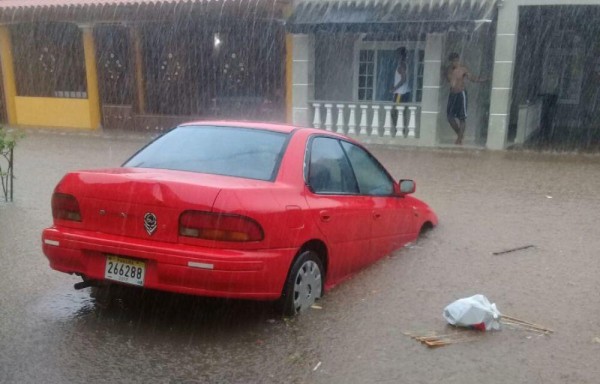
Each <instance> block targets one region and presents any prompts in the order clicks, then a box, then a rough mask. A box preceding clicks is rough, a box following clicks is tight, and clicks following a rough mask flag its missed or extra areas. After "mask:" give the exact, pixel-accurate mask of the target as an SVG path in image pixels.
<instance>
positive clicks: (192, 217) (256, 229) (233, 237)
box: [179, 211, 264, 241]
mask: <svg viewBox="0 0 600 384" xmlns="http://www.w3.org/2000/svg"><path fill="white" fill-rule="evenodd" d="M179 234H180V235H181V236H185V237H195V238H198V239H205V240H219V241H260V240H262V239H263V237H264V235H263V230H262V228H261V226H260V224H258V223H257V222H256V221H254V220H253V219H251V218H249V217H246V216H241V215H232V214H224V213H212V212H202V211H185V212H183V213H182V214H181V216H180V217H179Z"/></svg>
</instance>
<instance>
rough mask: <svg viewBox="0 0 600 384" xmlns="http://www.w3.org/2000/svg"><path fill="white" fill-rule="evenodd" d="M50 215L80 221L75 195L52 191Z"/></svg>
mask: <svg viewBox="0 0 600 384" xmlns="http://www.w3.org/2000/svg"><path fill="white" fill-rule="evenodd" d="M52 217H54V218H55V219H59V220H70V221H81V211H80V210H79V203H78V202H77V199H76V198H75V196H73V195H67V194H66V193H54V194H53V195H52Z"/></svg>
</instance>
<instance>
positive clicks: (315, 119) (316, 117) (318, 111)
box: [313, 103, 323, 129]
mask: <svg viewBox="0 0 600 384" xmlns="http://www.w3.org/2000/svg"><path fill="white" fill-rule="evenodd" d="M313 108H314V110H315V115H314V116H313V127H314V128H317V129H321V128H322V127H323V125H322V123H321V103H313Z"/></svg>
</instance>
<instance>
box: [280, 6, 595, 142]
mask: <svg viewBox="0 0 600 384" xmlns="http://www.w3.org/2000/svg"><path fill="white" fill-rule="evenodd" d="M599 11H600V1H598V0H587V1H586V0H573V1H571V0H538V1H536V0H504V1H501V0H428V1H418V0H393V1H392V0H365V1H356V0H319V1H317V0H304V1H301V0H300V1H296V2H295V3H294V10H293V13H292V15H291V17H290V18H289V19H288V31H289V32H290V33H291V34H292V36H293V44H292V45H293V71H292V73H293V76H292V82H293V83H292V85H291V89H292V92H291V93H292V95H291V98H292V101H291V104H292V112H291V116H292V121H293V122H294V123H296V124H300V125H312V126H315V127H318V128H323V129H328V130H334V131H340V132H344V133H347V134H349V135H352V136H356V137H357V138H358V139H360V140H362V141H365V142H377V143H385V144H392V145H411V146H414V145H417V146H444V145H452V144H453V142H454V140H455V139H456V134H455V133H454V131H453V130H452V129H451V127H450V124H449V123H448V122H447V118H446V106H447V99H448V92H449V90H448V88H449V85H448V82H447V81H446V79H445V73H446V68H447V66H448V64H449V63H448V59H447V58H448V56H449V54H450V53H458V54H459V55H460V58H461V61H462V62H463V63H464V64H465V65H466V66H467V67H468V68H469V70H470V72H471V73H472V74H473V75H474V76H476V77H479V78H484V79H489V81H487V82H483V83H469V82H468V85H467V93H468V104H469V106H468V117H467V120H466V134H465V144H467V145H469V146H473V147H481V148H489V149H496V150H499V149H506V148H510V147H512V146H531V145H534V146H537V147H539V146H545V147H548V148H568V149H593V148H596V147H597V146H598V142H599V139H600V138H599V136H600V135H599V132H598V130H599V128H598V110H599V107H600V103H598V97H599V96H598V92H597V90H598V88H599V86H598V80H597V77H600V68H599V64H598V60H597V58H598V57H599V55H598V48H599V40H598V39H599V37H598V36H600V34H599V33H598V26H599V25H600V22H599V21H600V20H599V18H598V15H599V14H598V12H599ZM557 26H558V28H557ZM402 48H403V49H405V50H406V52H408V55H407V56H408V57H407V62H408V77H409V80H410V89H411V95H410V100H407V101H405V102H403V103H400V104H397V103H395V102H394V101H393V95H392V91H391V88H392V87H393V85H392V84H393V82H394V71H395V68H396V65H397V62H398V58H397V54H396V52H398V51H397V50H398V49H402ZM398 115H401V116H404V118H398V117H397V116H398ZM407 115H408V116H407Z"/></svg>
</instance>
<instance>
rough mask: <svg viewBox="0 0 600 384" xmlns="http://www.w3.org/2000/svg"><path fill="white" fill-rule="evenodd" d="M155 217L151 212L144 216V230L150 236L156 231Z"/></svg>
mask: <svg viewBox="0 0 600 384" xmlns="http://www.w3.org/2000/svg"><path fill="white" fill-rule="evenodd" d="M157 226H158V225H157V224H156V215H155V214H154V213H152V212H148V213H146V214H145V215H144V228H146V232H148V234H149V235H152V234H153V233H154V231H156V227H157Z"/></svg>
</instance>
